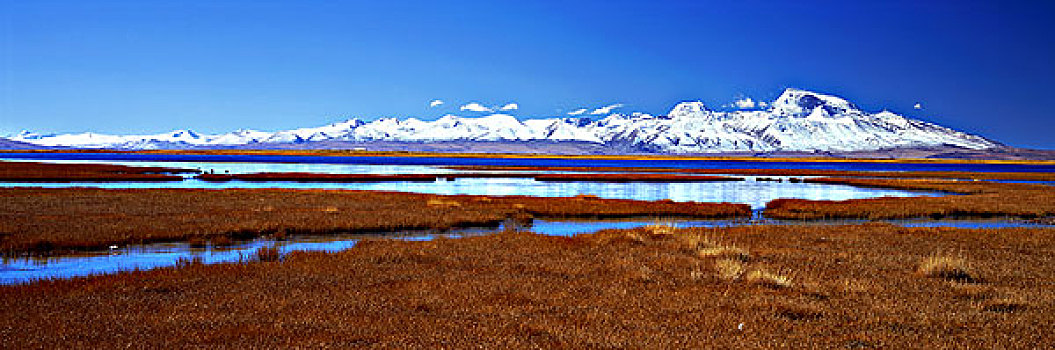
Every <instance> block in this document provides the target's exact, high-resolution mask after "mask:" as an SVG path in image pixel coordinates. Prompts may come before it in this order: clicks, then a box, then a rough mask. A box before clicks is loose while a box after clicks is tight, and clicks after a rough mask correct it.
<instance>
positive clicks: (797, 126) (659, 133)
mask: <svg viewBox="0 0 1055 350" xmlns="http://www.w3.org/2000/svg"><path fill="white" fill-rule="evenodd" d="M769 106H770V107H769V108H768V109H765V110H749V111H732V112H723V111H712V110H709V109H708V108H707V107H706V106H705V105H704V104H703V103H702V102H682V103H679V104H678V105H676V106H674V108H673V109H672V110H671V111H670V112H669V113H667V115H650V114H645V113H633V114H618V113H617V114H611V115H608V116H606V117H604V118H602V119H599V120H591V119H588V118H550V119H527V120H518V119H517V118H516V117H513V116H511V115H506V114H494V115H489V116H484V117H459V116H453V115H448V116H444V117H442V118H440V119H437V120H434V121H423V120H419V119H416V118H407V119H397V118H383V119H379V120H376V121H372V122H364V121H361V120H358V119H351V120H347V121H344V122H340V123H336V124H331V125H327V126H322V127H315V128H302V129H293V130H286V131H278V132H264V131H255V130H238V131H233V132H229V133H224V134H218V135H203V134H198V133H196V132H194V131H190V130H177V131H173V132H169V133H164V134H157V135H104V134H97V133H90V132H89V133H80V134H60V135H39V134H35V133H32V132H28V131H23V132H22V133H20V134H18V135H15V136H14V137H11V139H13V140H16V141H22V142H28V143H32V144H37V145H42V146H66V147H77V148H117V149H157V148H187V147H218V146H242V145H248V146H252V145H261V144H264V145H266V144H282V143H305V142H314V141H356V142H368V141H398V142H433V141H466V142H473V141H514V142H515V141H532V140H545V141H580V142H588V143H594V144H601V145H620V146H621V147H627V146H629V147H631V148H632V149H636V150H640V151H643V152H656V153H720V152H774V151H803V152H810V151H830V152H850V151H870V150H883V149H896V148H916V147H948V146H951V147H959V148H966V149H988V148H996V147H1001V146H1002V145H1001V144H999V143H997V142H994V141H991V140H988V139H985V138H983V137H981V136H976V135H971V134H967V133H963V132H959V131H956V130H952V129H949V128H945V127H942V126H938V125H935V124H931V123H928V122H924V121H920V120H914V119H909V118H905V117H903V116H900V115H897V114H895V113H892V112H888V111H882V112H878V113H868V112H865V111H862V110H861V109H860V108H858V107H857V106H855V105H854V104H853V103H850V102H849V101H846V100H844V99H842V98H839V97H836V96H832V95H826V94H821V93H816V92H810V91H805V90H799V89H787V90H785V91H784V93H783V94H781V95H780V97H779V98H777V100H776V101H773V102H772V103H770V104H769Z"/></svg>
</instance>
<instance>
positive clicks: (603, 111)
mask: <svg viewBox="0 0 1055 350" xmlns="http://www.w3.org/2000/svg"><path fill="white" fill-rule="evenodd" d="M621 107H623V104H622V103H616V104H614V105H607V106H604V107H601V108H598V109H595V110H593V112H590V114H593V115H598V114H608V113H612V110H613V109H616V108H621Z"/></svg>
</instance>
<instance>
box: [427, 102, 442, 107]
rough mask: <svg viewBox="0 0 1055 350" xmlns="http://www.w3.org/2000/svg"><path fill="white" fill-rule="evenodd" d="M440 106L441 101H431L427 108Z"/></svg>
mask: <svg viewBox="0 0 1055 350" xmlns="http://www.w3.org/2000/svg"><path fill="white" fill-rule="evenodd" d="M442 104H443V100H432V102H429V108H433V107H437V106H439V105H442Z"/></svg>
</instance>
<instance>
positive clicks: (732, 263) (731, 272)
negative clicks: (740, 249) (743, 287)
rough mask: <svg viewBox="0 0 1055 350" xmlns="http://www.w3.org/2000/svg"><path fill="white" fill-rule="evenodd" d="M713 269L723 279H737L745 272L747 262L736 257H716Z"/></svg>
mask: <svg viewBox="0 0 1055 350" xmlns="http://www.w3.org/2000/svg"><path fill="white" fill-rule="evenodd" d="M714 269H715V271H717V273H718V278H721V279H722V280H723V281H738V280H740V279H741V278H743V276H744V273H746V272H747V264H745V263H744V262H743V261H741V260H738V259H718V260H715V262H714Z"/></svg>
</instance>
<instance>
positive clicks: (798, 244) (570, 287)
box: [0, 224, 1055, 349]
mask: <svg viewBox="0 0 1055 350" xmlns="http://www.w3.org/2000/svg"><path fill="white" fill-rule="evenodd" d="M266 253H267V252H264V254H261V257H262V260H265V262H247V263H241V264H222V265H199V264H193V263H191V264H186V265H184V266H181V267H178V268H164V269H158V270H151V271H144V272H128V273H119V274H115V275H107V276H99V277H91V278H77V279H73V280H63V281H54V282H37V283H33V284H30V285H23V286H4V287H0V339H2V341H3V344H2V345H3V347H7V348H68V347H93V348H117V347H140V348H142V347H146V348H158V347H232V348H243V347H382V348H417V347H429V348H435V347H445V348H470V347H472V348H477V347H484V348H528V347H539V348H569V347H571V348H776V347H788V348H892V349H902V348H926V349H935V348H987V349H991V348H1008V349H1011V348H1018V349H1030V348H1039V347H1045V346H1046V345H1045V344H1053V343H1055V333H1052V332H1051V329H1052V327H1053V325H1055V264H1052V263H1051V262H1052V261H1055V230H1053V229H999V230H965V229H936V228H928V229H920V228H915V229H909V228H901V227H897V226H892V225H886V224H869V225H859V226H763V227H739V228H726V229H683V230H677V229H672V228H669V227H664V226H655V227H649V228H642V229H634V230H612V231H602V232H599V233H595V234H588V235H580V236H576V237H571V238H566V237H546V236H539V235H535V234H530V233H519V232H509V233H503V234H497V235H490V236H481V237H472V238H464V239H439V240H435V241H428V242H407V241H394V240H372V241H364V242H361V243H360V244H359V245H357V246H356V247H355V248H353V249H350V250H347V251H344V252H340V253H333V254H328V253H305V252H298V253H293V254H290V255H288V256H286V257H284V258H282V259H277V260H276V259H275V257H274V256H271V255H268V254H266ZM941 271H953V272H954V273H952V274H944V273H942V272H941ZM963 274H966V275H967V276H970V277H971V278H969V279H967V278H961V277H962V275H963Z"/></svg>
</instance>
